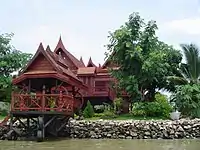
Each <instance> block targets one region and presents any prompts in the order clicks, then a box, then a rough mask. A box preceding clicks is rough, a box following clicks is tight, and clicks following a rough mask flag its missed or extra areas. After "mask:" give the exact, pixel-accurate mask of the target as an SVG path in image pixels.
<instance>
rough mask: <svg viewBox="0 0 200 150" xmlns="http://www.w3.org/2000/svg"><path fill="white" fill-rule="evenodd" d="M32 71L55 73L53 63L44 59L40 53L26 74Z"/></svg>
mask: <svg viewBox="0 0 200 150" xmlns="http://www.w3.org/2000/svg"><path fill="white" fill-rule="evenodd" d="M31 71H54V68H53V66H52V65H51V63H50V62H49V61H48V60H47V59H46V58H45V57H44V55H43V54H42V53H40V54H39V55H38V56H37V58H35V60H34V61H33V62H32V63H31V65H30V66H29V67H28V68H27V70H26V71H25V72H31Z"/></svg>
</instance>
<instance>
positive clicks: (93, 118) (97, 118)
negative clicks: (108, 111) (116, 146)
mask: <svg viewBox="0 0 200 150" xmlns="http://www.w3.org/2000/svg"><path fill="white" fill-rule="evenodd" d="M99 119H101V117H100V116H98V117H92V118H85V120H99ZM106 120H166V118H163V117H136V116H133V115H131V114H123V115H119V116H116V117H115V118H110V119H106Z"/></svg>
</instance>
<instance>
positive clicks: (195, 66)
mask: <svg viewBox="0 0 200 150" xmlns="http://www.w3.org/2000/svg"><path fill="white" fill-rule="evenodd" d="M180 46H181V48H182V50H183V53H184V55H185V59H186V64H185V65H184V67H183V66H182V68H181V71H182V73H183V74H184V76H185V77H187V78H189V79H190V80H191V81H192V82H194V81H195V82H196V81H197V80H198V78H199V76H200V69H199V68H200V63H199V62H200V58H199V48H198V47H197V46H196V45H195V44H189V45H187V44H181V45H180Z"/></svg>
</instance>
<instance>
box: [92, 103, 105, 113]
mask: <svg viewBox="0 0 200 150" xmlns="http://www.w3.org/2000/svg"><path fill="white" fill-rule="evenodd" d="M104 109H105V107H104V105H95V106H94V112H95V113H103V112H104Z"/></svg>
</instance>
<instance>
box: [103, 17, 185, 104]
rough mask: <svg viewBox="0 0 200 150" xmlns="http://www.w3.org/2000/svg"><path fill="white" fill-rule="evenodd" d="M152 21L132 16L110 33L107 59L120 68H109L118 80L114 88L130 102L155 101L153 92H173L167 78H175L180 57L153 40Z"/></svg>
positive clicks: (153, 22)
mask: <svg viewBox="0 0 200 150" xmlns="http://www.w3.org/2000/svg"><path fill="white" fill-rule="evenodd" d="M157 29H158V27H157V25H156V23H155V21H148V22H147V23H145V22H144V20H143V19H142V18H141V17H140V16H139V14H138V13H133V14H131V15H130V16H129V20H128V22H126V23H125V25H124V26H122V27H121V28H120V29H118V30H116V31H114V32H113V33H110V36H109V38H110V44H108V45H107V46H108V52H107V53H106V55H107V58H108V59H110V60H111V61H112V62H113V63H114V64H116V65H118V66H119V69H110V70H111V74H112V76H113V77H114V78H116V79H117V82H116V84H115V86H114V88H116V89H119V91H126V92H127V93H128V95H129V96H130V98H131V99H132V100H133V101H138V100H139V101H140V100H149V101H152V100H154V98H155V93H156V90H160V89H168V90H173V89H174V84H173V83H172V82H170V83H168V82H167V76H173V75H176V74H177V73H178V72H177V68H178V64H179V63H180V62H181V59H182V55H181V53H180V52H179V51H177V50H175V49H174V48H173V47H171V46H169V45H167V44H165V43H163V42H161V41H159V40H158V38H157V37H156V34H155V33H156V30H157Z"/></svg>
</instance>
